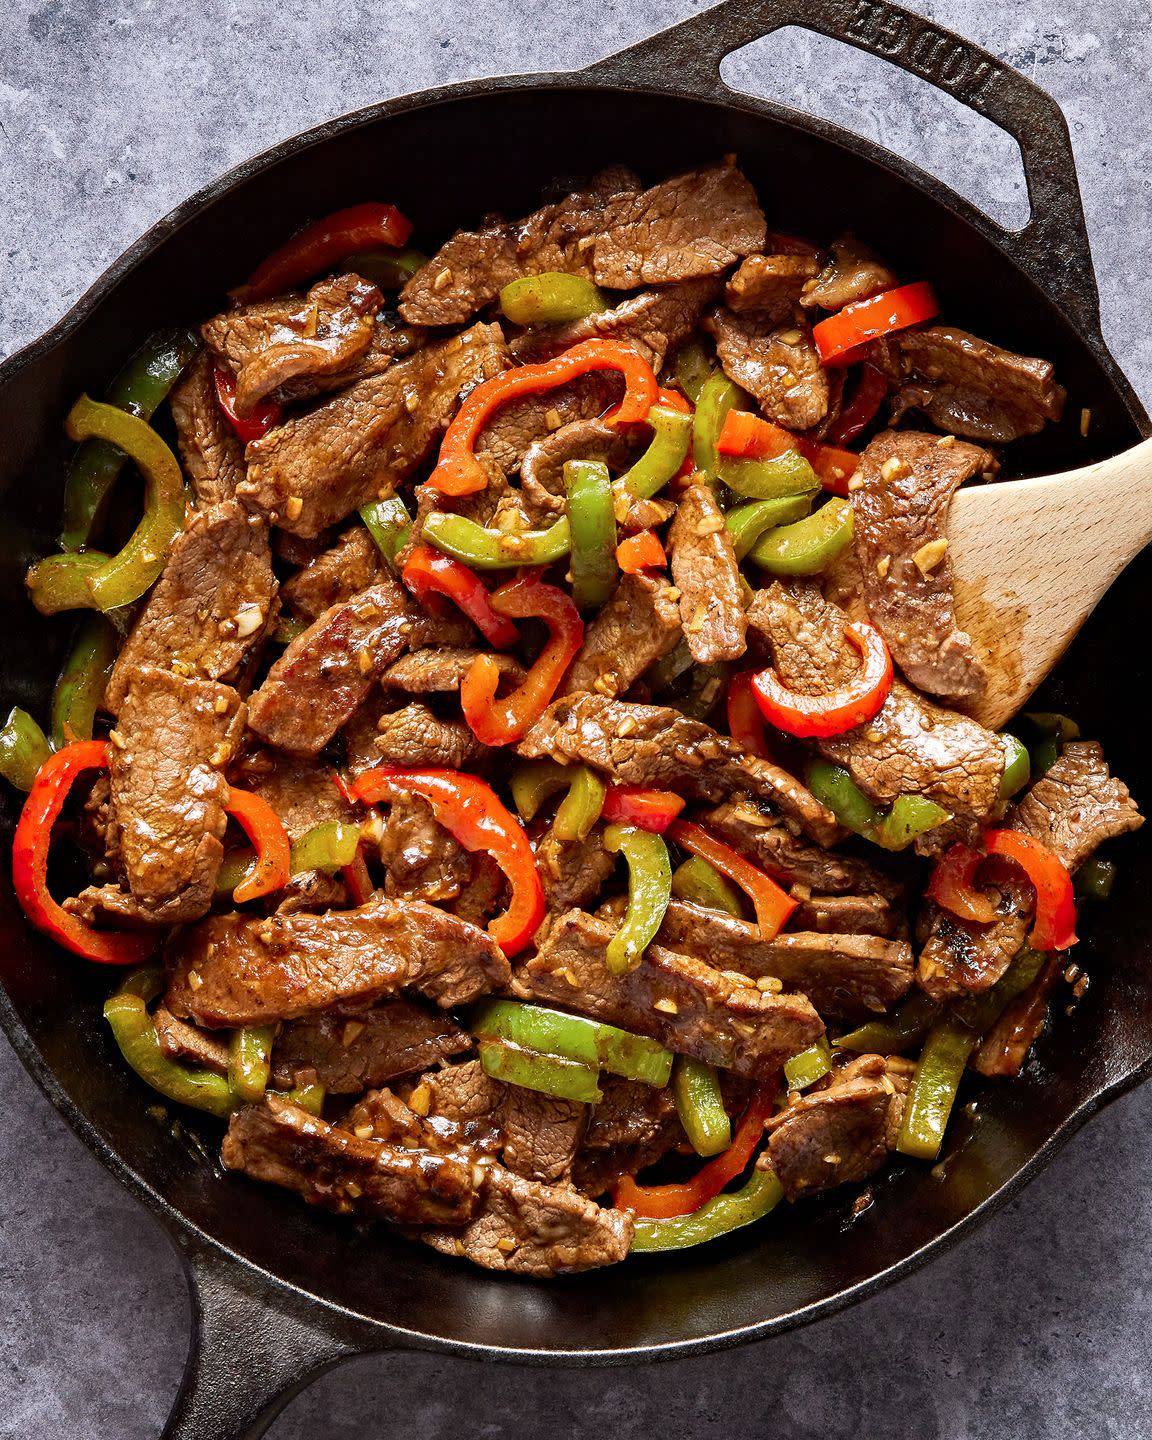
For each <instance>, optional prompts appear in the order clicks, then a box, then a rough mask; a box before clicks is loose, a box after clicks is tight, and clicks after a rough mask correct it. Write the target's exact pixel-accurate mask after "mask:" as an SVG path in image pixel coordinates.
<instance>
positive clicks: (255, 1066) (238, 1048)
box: [228, 1025, 276, 1105]
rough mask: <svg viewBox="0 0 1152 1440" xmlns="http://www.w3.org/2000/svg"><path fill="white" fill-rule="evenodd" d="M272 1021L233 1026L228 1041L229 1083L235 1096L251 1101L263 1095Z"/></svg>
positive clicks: (272, 1037) (272, 1035)
mask: <svg viewBox="0 0 1152 1440" xmlns="http://www.w3.org/2000/svg"><path fill="white" fill-rule="evenodd" d="M275 1038H276V1026H275V1025H246V1026H245V1027H244V1028H243V1029H241V1030H233V1032H232V1038H231V1040H230V1041H229V1044H228V1084H229V1085H230V1086H231V1087H232V1093H233V1095H235V1097H236V1098H237V1100H243V1101H246V1102H247V1103H248V1104H249V1105H254V1104H255V1103H256V1102H257V1101H258V1100H262V1099H263V1098H264V1092H265V1090H267V1088H268V1080H269V1077H270V1076H271V1074H272V1042H273V1040H275Z"/></svg>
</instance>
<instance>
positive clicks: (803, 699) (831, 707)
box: [752, 620, 892, 739]
mask: <svg viewBox="0 0 1152 1440" xmlns="http://www.w3.org/2000/svg"><path fill="white" fill-rule="evenodd" d="M844 635H845V638H846V639H848V640H849V641H851V643H852V644H853V645H855V647H856V649H857V650H859V651H860V655H861V657H862V659H863V662H864V663H863V664H862V665H861V667H860V670H859V672H858V674H857V675H856V676H855V677H854V678H853V679H852V680H850V681H849V682H848V684H847V685H845V686H843V688H842V689H840V690H833V691H832V692H831V693H829V694H824V695H801V694H800V692H799V691H798V690H789V689H788V687H787V686H786V685H785V684H784V682H783V681H782V680H781V679H780V677H779V676H778V675H777V674H776V672H775V670H772V669H768V670H761V671H760V673H759V674H758V675H754V676H753V677H752V692H753V694H754V695H755V696H756V703H757V705H759V707H760V713H761V714H762V715H763V716H764V718H765V720H767V721H768V723H769V724H770V725H775V726H776V728H777V730H783V731H785V733H786V734H788V735H798V736H800V738H801V739H809V738H812V737H824V736H827V735H843V734H844V732H845V731H846V730H852V729H854V728H855V726H857V725H863V724H864V722H865V721H866V720H871V719H872V717H873V715H875V714H876V712H877V711H878V710H879V709H880V707H881V706H882V705H883V704H884V701H885V700H886V699H887V698H888V692H889V691H890V690H891V689H892V657H891V655H890V654H889V653H888V646H887V645H886V644H885V643H884V637H883V635H881V634H880V632H879V630H877V629H876V627H875V626H874V625H869V624H868V623H867V622H866V621H863V620H860V621H851V622H849V624H847V625H845V627H844Z"/></svg>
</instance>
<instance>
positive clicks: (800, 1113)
mask: <svg viewBox="0 0 1152 1440" xmlns="http://www.w3.org/2000/svg"><path fill="white" fill-rule="evenodd" d="M892 1099H893V1096H892V1094H891V1092H890V1090H889V1089H888V1088H886V1087H885V1085H884V1083H883V1081H882V1080H880V1079H865V1078H861V1079H855V1080H849V1081H847V1082H846V1083H843V1084H839V1085H832V1086H830V1087H829V1088H828V1089H827V1090H818V1091H816V1092H815V1094H809V1095H805V1096H804V1097H803V1099H801V1100H798V1101H797V1102H796V1103H794V1104H793V1105H791V1106H789V1108H788V1109H787V1110H785V1111H784V1112H783V1114H782V1115H780V1116H779V1117H776V1121H775V1127H776V1128H775V1129H774V1130H773V1131H772V1134H771V1136H770V1138H769V1140H768V1150H767V1155H768V1161H769V1164H770V1165H771V1167H772V1169H773V1170H775V1172H776V1174H777V1176H778V1177H779V1179H780V1183H781V1185H783V1187H784V1193H785V1195H787V1197H788V1199H789V1200H800V1199H802V1198H803V1197H804V1196H805V1195H815V1194H816V1193H817V1192H818V1191H821V1190H829V1189H831V1188H832V1187H833V1186H834V1185H847V1184H851V1183H852V1182H854V1181H859V1180H866V1179H867V1178H868V1176H869V1175H872V1174H874V1173H875V1172H876V1171H877V1170H878V1169H879V1168H880V1166H881V1165H882V1164H883V1163H884V1161H885V1159H886V1158H887V1155H888V1108H889V1105H890V1103H891V1101H892Z"/></svg>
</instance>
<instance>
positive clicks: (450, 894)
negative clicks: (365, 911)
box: [380, 795, 472, 903]
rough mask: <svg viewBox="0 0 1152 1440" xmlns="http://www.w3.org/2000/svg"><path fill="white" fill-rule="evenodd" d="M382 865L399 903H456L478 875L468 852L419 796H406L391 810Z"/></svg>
mask: <svg viewBox="0 0 1152 1440" xmlns="http://www.w3.org/2000/svg"><path fill="white" fill-rule="evenodd" d="M380 860H381V862H382V863H383V865H384V867H385V869H386V870H387V872H388V874H387V878H386V879H385V882H384V891H385V894H387V895H389V896H391V897H393V898H394V899H398V900H428V901H430V902H433V903H435V902H437V901H443V900H454V899H455V898H456V896H457V895H459V894H460V891H461V890H462V889H463V888H464V885H465V884H466V883H467V881H468V879H469V877H470V875H471V873H472V864H471V859H470V857H469V855H468V853H467V851H466V850H463V849H462V848H461V847H460V845H459V844H457V842H456V841H455V840H454V839H453V838H452V836H451V835H449V833H448V831H447V830H445V829H444V828H443V826H441V825H439V824H437V822H436V818H435V816H434V815H433V814H432V807H431V806H430V805H429V804H428V802H427V800H424V799H422V798H421V797H420V796H419V795H402V796H400V797H399V798H398V799H396V800H394V801H393V802H392V804H391V805H390V806H389V807H388V818H387V819H386V820H385V821H384V830H383V834H382V835H381V837H380Z"/></svg>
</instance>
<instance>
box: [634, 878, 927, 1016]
mask: <svg viewBox="0 0 1152 1440" xmlns="http://www.w3.org/2000/svg"><path fill="white" fill-rule="evenodd" d="M657 939H658V940H659V941H660V943H661V944H662V945H665V946H667V948H668V949H669V950H675V951H677V952H678V953H679V954H682V955H690V956H692V957H693V958H695V959H698V960H702V961H705V962H706V963H707V964H709V965H714V966H716V967H717V968H719V969H722V970H737V971H739V972H740V974H742V975H748V976H751V978H752V979H754V980H758V979H760V978H761V976H765V975H770V976H775V978H776V979H777V980H780V981H782V982H783V984H784V988H785V989H786V990H791V991H800V992H801V993H802V994H804V995H807V996H808V998H809V1000H811V1001H812V1004H813V1005H815V1006H816V1008H817V1010H819V1011H820V1013H821V1014H822V1015H832V1016H836V1017H837V1018H841V1017H854V1016H858V1015H860V1014H861V1013H862V1012H864V1011H869V1010H871V1011H876V1012H883V1011H885V1010H887V1009H888V1008H889V1007H890V1006H892V1005H893V1004H894V1003H895V1002H896V1001H897V1000H899V999H900V998H901V997H902V996H904V995H906V994H907V993H908V991H909V990H910V989H911V987H912V981H913V976H914V968H915V967H914V961H913V958H912V946H911V945H909V944H908V942H907V941H905V940H884V939H882V938H881V937H880V936H878V935H819V934H805V933H804V932H803V931H795V932H788V933H785V934H782V935H777V937H776V939H775V940H770V941H764V940H761V938H760V931H759V929H758V927H757V926H755V925H749V924H747V923H746V922H745V921H743V920H737V919H736V918H735V917H734V916H732V915H724V914H721V912H720V911H718V910H706V909H704V907H703V906H701V905H693V904H691V903H690V902H687V901H684V900H673V901H672V902H671V904H670V905H669V906H668V909H667V912H666V913H665V916H664V922H663V924H662V925H661V926H660V931H659V934H658V936H657Z"/></svg>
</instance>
